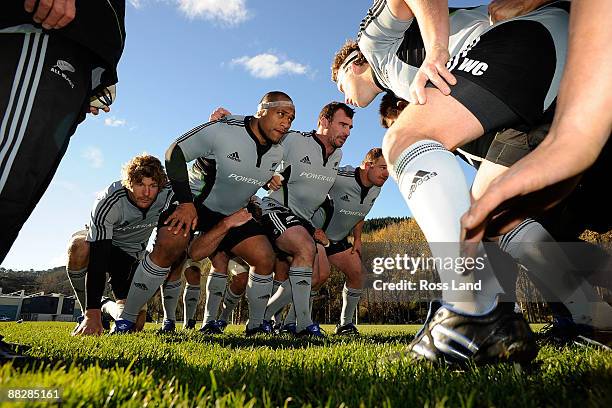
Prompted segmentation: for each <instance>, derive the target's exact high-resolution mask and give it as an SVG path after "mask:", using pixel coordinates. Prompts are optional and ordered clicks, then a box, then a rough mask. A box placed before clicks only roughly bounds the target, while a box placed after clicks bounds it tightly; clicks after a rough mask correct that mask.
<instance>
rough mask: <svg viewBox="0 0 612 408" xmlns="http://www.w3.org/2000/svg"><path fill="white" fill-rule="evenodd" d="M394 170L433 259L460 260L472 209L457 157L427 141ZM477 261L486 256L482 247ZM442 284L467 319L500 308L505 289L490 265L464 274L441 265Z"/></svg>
mask: <svg viewBox="0 0 612 408" xmlns="http://www.w3.org/2000/svg"><path fill="white" fill-rule="evenodd" d="M389 164H390V165H391V167H392V171H391V174H392V175H393V177H394V178H395V180H396V181H397V183H398V186H399V189H400V192H401V193H402V196H403V197H404V200H405V201H406V203H407V204H408V207H410V211H411V213H412V215H413V216H414V218H415V220H416V221H417V223H418V224H419V227H420V228H421V230H422V231H423V233H424V234H425V237H426V238H427V242H428V243H429V246H430V248H431V253H432V255H433V256H434V258H437V259H439V260H444V259H447V258H451V259H453V260H454V259H459V258H460V244H459V241H460V236H461V228H460V218H461V216H462V215H463V214H464V213H465V212H466V211H467V210H468V208H469V207H470V191H469V188H468V185H467V183H466V181H465V177H464V175H463V171H462V170H461V167H460V166H459V163H457V160H456V159H455V157H454V155H453V154H452V153H451V152H449V151H448V150H446V149H445V148H444V146H443V145H442V144H441V143H439V142H436V141H434V140H422V141H419V142H417V143H414V144H412V145H411V146H410V147H408V148H407V149H406V150H404V151H403V152H402V153H401V154H400V155H399V157H398V158H397V160H396V162H395V163H389ZM479 249H480V250H479V253H478V255H477V256H483V255H484V249H483V247H482V245H480V246H479ZM439 263H440V264H441V265H439V266H438V268H437V270H438V274H439V275H440V281H441V282H442V283H443V284H444V285H447V286H448V288H449V290H443V291H442V300H443V301H444V302H445V303H446V304H447V305H448V306H450V307H452V308H453V309H455V310H457V311H458V312H461V313H465V314H483V313H488V312H489V311H490V310H491V309H492V308H494V307H495V306H496V299H497V295H498V294H500V293H503V290H502V288H501V285H500V284H499V282H498V281H497V278H496V277H495V275H493V273H492V270H491V267H490V265H489V264H488V262H487V261H486V259H485V261H484V263H485V266H484V268H483V269H482V270H480V271H479V270H475V271H473V272H472V273H465V274H459V273H457V272H455V270H454V269H453V267H452V266H450V267H449V264H448V263H446V262H444V263H443V262H439ZM479 282H480V285H481V287H480V290H452V287H453V286H452V285H453V283H454V284H455V287H457V285H466V284H467V285H474V284H478V283H479Z"/></svg>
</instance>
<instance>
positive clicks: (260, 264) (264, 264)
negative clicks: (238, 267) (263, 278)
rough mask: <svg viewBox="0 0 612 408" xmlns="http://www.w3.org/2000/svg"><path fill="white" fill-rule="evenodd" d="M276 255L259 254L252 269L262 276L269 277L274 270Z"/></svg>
mask: <svg viewBox="0 0 612 408" xmlns="http://www.w3.org/2000/svg"><path fill="white" fill-rule="evenodd" d="M275 261H276V255H274V253H273V252H272V253H262V252H260V253H258V255H257V256H256V257H255V259H254V262H253V263H252V264H251V267H253V268H254V269H255V273H257V274H260V275H268V274H270V273H272V271H273V270H274V263H275Z"/></svg>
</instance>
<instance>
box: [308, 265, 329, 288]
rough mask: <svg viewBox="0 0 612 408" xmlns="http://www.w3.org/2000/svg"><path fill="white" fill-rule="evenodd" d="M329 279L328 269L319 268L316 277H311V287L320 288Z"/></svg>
mask: <svg viewBox="0 0 612 408" xmlns="http://www.w3.org/2000/svg"><path fill="white" fill-rule="evenodd" d="M328 279H329V269H327V268H321V269H319V273H318V274H317V276H316V277H315V276H313V281H312V286H313V287H315V286H321V285H323V284H324V283H325V282H327V280H328Z"/></svg>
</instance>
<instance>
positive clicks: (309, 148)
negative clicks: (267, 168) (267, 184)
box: [268, 131, 342, 221]
mask: <svg viewBox="0 0 612 408" xmlns="http://www.w3.org/2000/svg"><path fill="white" fill-rule="evenodd" d="M283 146H284V148H285V153H284V156H283V161H282V162H281V164H280V166H279V168H278V170H277V171H278V172H279V173H281V174H282V176H283V178H284V180H283V182H282V187H281V188H280V189H279V190H277V191H270V192H269V193H268V198H271V199H273V200H275V201H277V202H279V203H281V204H282V205H284V206H285V207H287V208H289V209H290V210H291V211H292V212H293V213H294V214H296V215H298V216H300V217H302V218H303V219H305V220H307V221H308V220H310V219H311V218H312V215H313V214H314V212H315V211H316V210H317V208H319V206H320V205H321V204H323V201H325V197H326V196H327V193H328V192H329V189H330V188H331V186H332V185H333V184H334V181H335V180H336V175H337V173H338V165H339V164H340V160H341V159H342V151H341V150H340V149H336V150H334V151H333V153H332V154H330V155H329V157H328V158H327V159H325V146H324V145H323V143H321V141H319V139H317V138H316V137H315V132H314V131H313V132H311V133H301V132H289V133H288V134H287V136H285V139H284V140H283Z"/></svg>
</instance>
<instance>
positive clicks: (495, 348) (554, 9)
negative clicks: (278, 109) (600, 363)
mask: <svg viewBox="0 0 612 408" xmlns="http://www.w3.org/2000/svg"><path fill="white" fill-rule="evenodd" d="M424 4H425V3H419V4H417V5H416V7H417V8H416V9H415V10H414V12H413V10H411V9H410V8H409V7H408V5H407V3H406V2H404V1H400V0H389V1H384V0H381V1H377V2H376V3H375V4H374V6H373V7H372V8H371V9H370V12H369V13H368V16H367V17H366V18H365V19H364V21H363V22H362V25H361V30H360V34H359V38H358V43H354V42H348V43H347V44H345V46H344V47H343V48H342V50H341V51H340V52H339V53H338V54H337V55H336V57H335V59H334V63H333V65H332V78H333V80H335V81H336V82H337V83H338V89H339V90H340V91H341V92H344V93H345V97H346V101H347V102H349V103H352V104H355V105H357V106H366V105H368V104H369V103H370V102H371V101H372V100H373V99H374V97H375V96H376V95H377V94H378V93H381V92H383V91H384V90H387V89H388V90H391V91H393V92H394V93H395V94H396V95H398V96H400V97H402V98H404V99H409V98H410V97H411V95H410V85H411V84H412V83H413V82H414V80H415V78H416V75H417V72H418V69H419V68H418V67H419V66H420V65H421V64H422V63H423V62H424V61H425V58H426V57H425V56H426V54H428V53H430V51H432V52H433V51H434V50H432V49H430V48H428V45H431V38H432V37H431V36H430V35H431V34H432V33H433V34H437V35H439V37H438V38H443V37H444V36H445V35H446V38H447V39H448V42H447V44H448V52H447V55H448V56H450V57H451V60H450V61H449V63H448V64H449V65H448V66H449V71H450V72H451V73H452V74H454V77H455V78H454V79H455V80H456V84H454V85H453V84H452V83H451V85H452V91H451V90H450V89H449V91H450V95H448V94H447V93H446V92H444V93H443V92H441V91H440V90H439V89H437V88H435V87H426V88H425V92H424V96H425V100H423V99H422V98H417V99H419V102H420V103H424V102H426V103H425V104H424V105H421V104H411V105H410V106H408V107H407V108H406V109H404V111H403V112H402V113H401V114H400V116H399V118H398V120H397V121H396V123H395V124H394V125H393V126H392V127H391V128H390V129H389V131H388V132H387V134H386V135H385V139H384V141H383V151H384V154H385V157H386V159H387V163H388V164H389V166H390V169H391V174H392V176H394V178H395V179H396V180H397V181H398V184H399V188H400V191H401V192H402V194H403V196H404V198H405V200H406V202H407V203H408V205H409V207H410V210H411V213H412V214H413V216H414V217H415V219H416V220H417V222H418V223H419V226H420V227H421V229H422V230H423V232H424V234H425V236H426V238H427V240H428V242H429V243H430V247H431V249H432V254H433V255H434V257H436V258H440V259H444V258H446V257H450V258H453V259H456V258H457V257H459V256H461V252H460V246H459V240H460V229H459V218H460V216H461V215H462V214H463V213H464V212H465V211H466V210H467V208H469V204H470V194H469V189H468V186H467V183H466V181H465V178H464V177H463V174H462V171H461V168H460V167H459V165H458V163H457V162H456V161H455V159H454V157H453V155H452V153H450V151H449V150H454V149H456V148H457V147H460V146H462V145H465V144H467V143H469V142H471V141H473V140H475V139H477V138H479V137H481V136H482V135H483V134H485V133H486V132H489V131H491V130H494V129H497V128H500V127H503V126H510V125H514V124H517V123H519V124H520V123H526V124H535V123H537V122H538V121H539V120H540V119H541V117H542V116H543V114H544V112H545V110H546V109H548V108H549V107H550V106H551V105H552V102H553V100H554V98H555V97H556V94H557V90H558V84H559V81H560V77H561V73H562V70H563V67H564V60H565V53H566V48H567V44H566V43H567V22H568V19H569V17H568V13H567V11H566V10H565V9H564V7H565V5H564V4H553V5H549V6H545V7H543V8H540V9H537V10H535V11H533V12H531V13H528V14H526V15H524V16H521V17H519V18H516V19H512V20H510V21H506V22H502V23H497V24H493V25H492V24H490V22H489V16H488V13H487V9H486V6H481V7H476V8H473V9H470V10H458V11H454V12H453V13H452V14H451V16H450V19H449V20H446V18H440V19H438V20H435V19H434V20H427V19H423V18H422V16H423V15H424V14H427V13H428V12H431V8H434V7H431V8H428V7H425V6H424ZM438 14H439V13H438ZM415 16H416V17H417V19H418V20H419V24H417V23H416V21H415V18H414V17H415ZM432 21H434V24H429V23H431V22H432ZM419 27H422V29H419ZM445 29H446V30H447V31H446V33H444V30H445ZM421 30H422V32H421ZM440 33H441V34H440ZM449 33H450V36H449V35H448V34H449ZM536 57H537V59H538V63H537V64H531V63H530V62H529V61H531V60H533V59H534V58H536ZM430 79H431V78H430ZM432 82H433V83H434V85H436V86H437V85H438V84H436V81H435V80H433V81H432ZM445 93H446V94H445ZM437 243H450V244H444V245H439V244H437ZM477 249H478V251H479V252H478V254H480V255H479V256H481V255H482V254H483V249H482V246H478V248H477ZM438 272H439V275H440V279H441V281H442V282H443V283H447V284H448V286H449V287H451V283H452V282H453V281H454V282H455V283H460V284H467V286H470V285H473V284H475V283H476V282H478V281H480V282H481V285H482V290H481V291H470V290H463V291H452V293H451V291H443V301H444V304H443V305H442V306H441V307H440V308H439V309H438V310H437V311H435V312H433V311H432V312H433V313H432V314H431V316H430V319H428V322H427V323H426V324H425V326H424V330H422V331H421V332H420V333H419V335H418V336H417V338H416V339H415V341H414V343H413V344H412V346H411V350H412V352H413V356H414V357H417V358H427V359H431V360H438V359H445V360H450V361H465V360H467V359H470V358H472V357H473V358H474V359H475V360H477V361H490V360H493V361H498V360H502V359H507V360H513V361H525V360H531V359H532V358H534V357H535V355H536V353H537V349H536V346H535V342H534V341H533V336H532V334H531V331H530V329H529V327H528V325H527V323H526V322H525V321H524V318H522V316H520V315H518V314H514V313H513V311H512V310H509V309H508V308H506V307H505V305H504V304H503V303H499V304H498V297H499V295H500V294H501V293H503V290H502V287H501V284H500V283H499V282H498V281H497V279H496V278H495V275H494V274H493V273H492V268H491V265H490V263H489V262H488V261H485V268H483V269H482V270H480V271H476V272H478V273H468V274H463V275H460V274H457V273H455V272H454V271H453V270H452V268H440V269H439V270H438ZM437 326H440V327H444V329H446V330H445V333H455V334H461V333H457V332H455V331H454V329H455V328H457V327H459V326H461V327H462V330H463V331H466V333H463V334H461V336H456V338H453V339H452V340H451V337H449V336H447V335H439V333H440V332H441V329H439V330H438V329H436V330H434V332H432V331H431V330H433V329H435V328H436V327H437ZM499 326H503V327H504V330H498V329H499V328H500V327H499ZM468 327H469V330H468V329H467V328H468ZM430 329H431V330H430ZM506 329H507V330H506ZM468 331H469V333H468ZM432 333H433V335H434V336H436V343H437V344H438V345H442V344H444V345H445V346H443V347H442V348H444V349H445V350H446V351H448V352H445V351H441V349H440V348H439V347H436V346H435V345H434V344H433V343H431V342H427V340H426V339H429V336H430V335H431V334H432ZM491 333H509V334H508V335H504V336H502V335H499V336H491V335H490V334H491ZM453 336H454V334H453ZM466 336H467V337H470V338H472V339H473V340H474V341H473V342H467V343H466V342H464V341H463V340H461V339H464V338H466ZM457 339H459V340H461V341H459V342H458V343H457V344H459V346H457V347H459V348H460V350H457V348H452V347H450V346H449V347H446V346H448V345H449V342H451V341H454V342H455V343H456V342H457ZM449 350H450V351H449ZM455 352H457V353H455Z"/></svg>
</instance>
